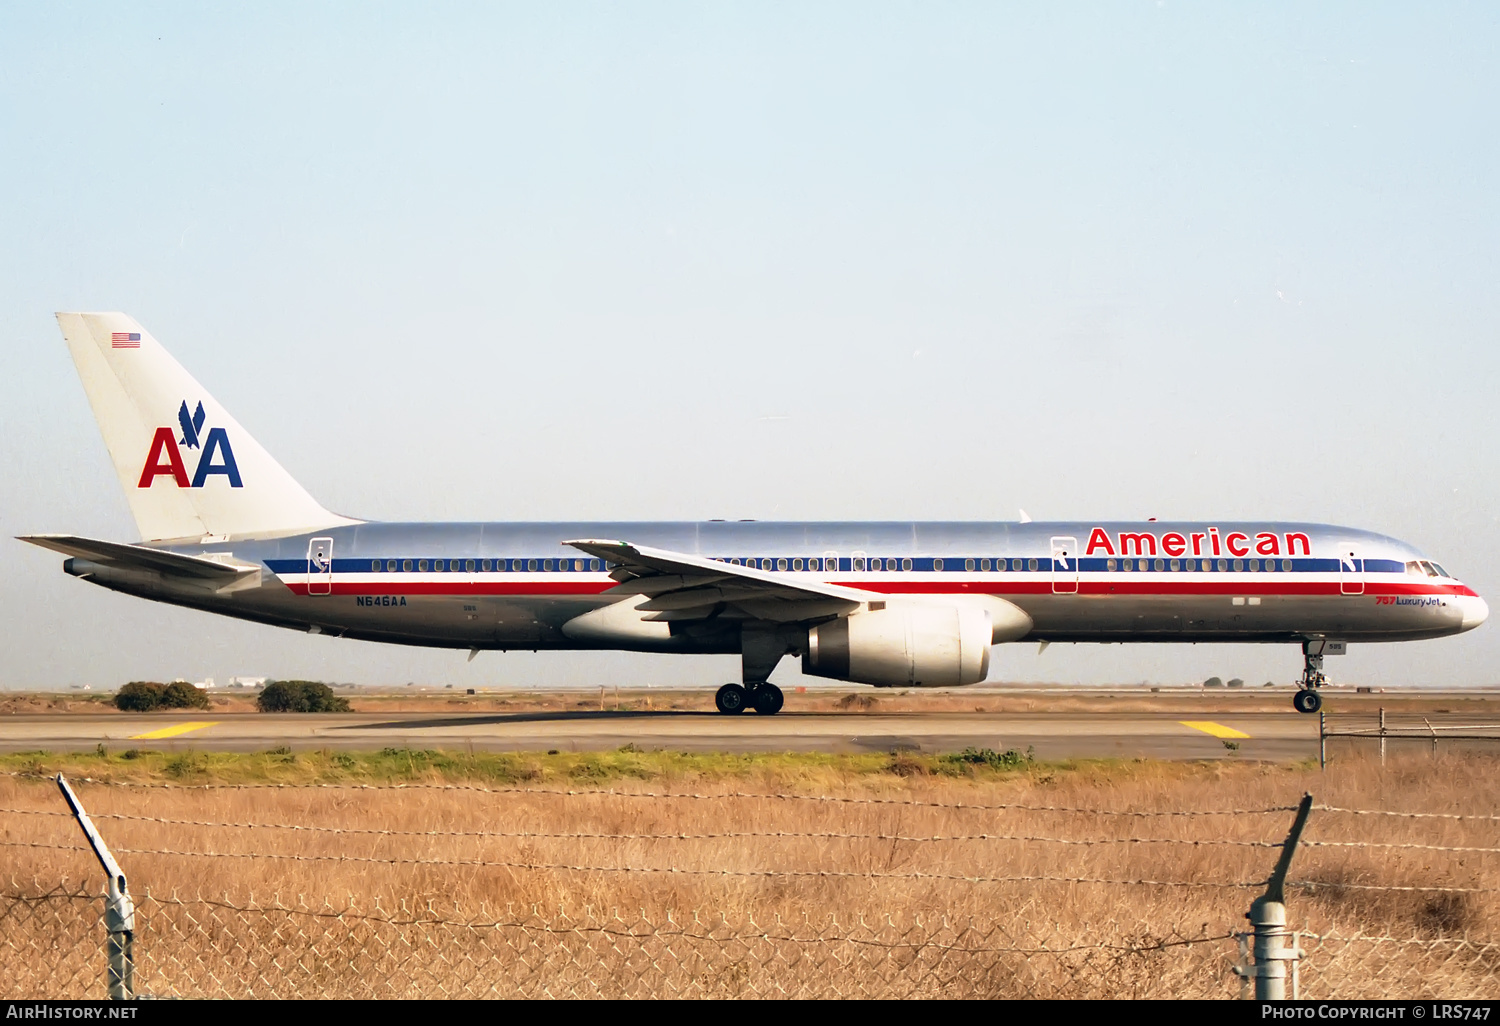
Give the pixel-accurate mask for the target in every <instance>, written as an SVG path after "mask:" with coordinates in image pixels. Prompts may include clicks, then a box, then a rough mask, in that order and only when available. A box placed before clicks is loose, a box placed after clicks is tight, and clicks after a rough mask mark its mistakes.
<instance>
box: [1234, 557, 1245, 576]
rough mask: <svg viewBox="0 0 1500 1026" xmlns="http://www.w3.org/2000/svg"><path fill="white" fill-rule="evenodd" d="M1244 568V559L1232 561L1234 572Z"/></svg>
mask: <svg viewBox="0 0 1500 1026" xmlns="http://www.w3.org/2000/svg"><path fill="white" fill-rule="evenodd" d="M1244 569H1245V561H1244V560H1243V559H1236V560H1235V561H1234V572H1235V573H1239V572H1240V571H1241V570H1244Z"/></svg>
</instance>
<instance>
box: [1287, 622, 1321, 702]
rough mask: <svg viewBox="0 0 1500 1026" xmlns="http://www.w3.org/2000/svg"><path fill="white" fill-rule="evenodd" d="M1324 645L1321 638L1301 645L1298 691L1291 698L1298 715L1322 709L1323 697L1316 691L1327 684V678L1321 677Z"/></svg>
mask: <svg viewBox="0 0 1500 1026" xmlns="http://www.w3.org/2000/svg"><path fill="white" fill-rule="evenodd" d="M1326 644H1327V642H1326V641H1325V640H1324V639H1322V638H1317V639H1315V640H1310V641H1304V642H1303V643H1302V679H1301V680H1299V681H1298V682H1297V685H1298V688H1299V690H1298V691H1297V693H1296V694H1295V695H1293V696H1292V706H1293V708H1295V709H1296V710H1297V711H1298V712H1299V713H1315V712H1317V711H1318V710H1319V709H1321V708H1323V696H1322V695H1320V694H1318V692H1317V689H1318V688H1320V687H1322V686H1323V685H1324V684H1327V683H1328V678H1327V677H1325V676H1323V647H1324V646H1325V645H1326Z"/></svg>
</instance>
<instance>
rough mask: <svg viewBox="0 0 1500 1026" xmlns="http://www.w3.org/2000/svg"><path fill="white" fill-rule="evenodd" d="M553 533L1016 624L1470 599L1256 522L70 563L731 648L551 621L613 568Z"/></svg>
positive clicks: (290, 549)
mask: <svg viewBox="0 0 1500 1026" xmlns="http://www.w3.org/2000/svg"><path fill="white" fill-rule="evenodd" d="M573 538H615V539H622V540H628V541H629V542H631V543H632V544H640V545H649V546H653V547H656V548H660V549H668V550H672V551H676V552H682V553H688V554H692V555H695V556H700V557H707V558H712V559H722V560H725V561H730V560H734V561H737V562H740V563H742V564H743V563H744V562H745V561H748V560H753V561H754V563H753V564H752V565H754V566H756V567H765V568H769V569H771V570H772V571H773V572H776V573H785V574H787V575H789V577H791V578H794V579H802V580H817V581H825V582H830V583H834V584H839V585H843V586H846V587H850V588H855V589H860V590H863V591H868V592H871V593H872V594H884V595H890V596H918V595H920V596H925V597H927V598H929V599H933V600H941V598H942V597H943V596H945V595H947V596H964V595H968V596H974V595H992V596H996V597H999V598H1001V599H1004V600H1006V601H1008V602H1011V603H1013V604H1014V605H1016V606H1017V607H1019V608H1020V609H1022V610H1024V611H1025V613H1026V615H1027V616H1029V617H1030V618H1031V621H1032V624H1033V628H1032V630H1031V631H1030V633H1028V634H1027V635H1026V636H1025V638H1024V639H1022V640H1038V641H1075V642H1185V641H1191V642H1247V641H1248V642H1294V641H1300V640H1305V639H1307V638H1311V637H1325V638H1330V639H1340V640H1345V641H1372V642H1373V641H1403V640H1414V639H1420V638H1433V637H1439V636H1443V635H1447V634H1455V633H1458V632H1460V631H1463V630H1467V629H1469V628H1470V627H1473V626H1475V625H1477V623H1479V622H1481V621H1482V620H1483V619H1484V614H1485V608H1484V602H1483V600H1482V599H1480V598H1479V597H1478V596H1477V595H1476V594H1475V593H1474V592H1473V591H1472V590H1471V589H1470V588H1468V587H1467V586H1465V585H1464V584H1463V583H1462V582H1460V581H1457V580H1455V579H1453V578H1451V577H1446V576H1435V575H1433V574H1432V573H1430V572H1422V571H1420V570H1418V571H1416V572H1414V571H1413V570H1412V569H1411V566H1412V564H1413V563H1414V562H1416V561H1420V560H1421V559H1422V556H1421V554H1420V553H1418V552H1417V551H1416V550H1415V549H1413V548H1412V547H1411V546H1410V545H1407V544H1405V543H1403V542H1400V541H1397V540H1395V539H1392V538H1388V537H1384V536H1381V535H1376V534H1371V533H1368V532H1364V531H1357V530H1352V529H1348V528H1341V527H1331V526H1327V525H1319V524H1288V523H1266V522H1248V523H1157V522H1149V523H1112V522H1088V521H1085V522H1060V523H1024V524H1015V523H969V522H952V523H941V522H937V523H894V522H880V523H837V522H829V523H818V522H813V523H769V522H767V523H762V522H744V521H741V522H720V521H710V522H704V523H604V524H600V523H451V524H402V523H363V524H358V525H355V526H348V527H338V528H333V529H330V530H327V531H323V532H319V533H318V534H316V535H297V536H293V537H282V538H274V539H261V540H246V541H234V542H232V543H214V544H201V543H200V544H191V545H187V544H183V545H169V546H168V545H163V546H159V547H160V548H164V549H168V550H170V551H174V552H179V553H184V554H188V555H194V556H204V555H207V556H211V557H214V558H232V559H234V560H236V561H240V562H244V561H249V562H253V563H255V564H258V565H259V567H260V568H261V569H260V573H259V574H258V575H256V579H255V580H254V581H253V582H249V583H250V584H251V585H252V586H240V585H237V586H236V587H235V588H234V589H232V590H228V591H222V590H215V589H214V588H213V587H211V586H208V585H203V584H197V583H194V582H190V581H183V580H181V579H180V578H175V577H169V576H162V575H159V574H155V573H151V572H149V571H145V570H128V571H127V570H120V571H114V572H110V573H96V574H90V575H88V576H89V577H90V579H92V580H94V581H95V582H96V583H99V584H101V585H103V586H105V587H109V588H113V589H115V590H119V591H124V592H128V593H130V594H134V595H139V596H143V597H146V598H151V599H157V600H160V601H164V602H171V603H174V604H177V605H183V606H190V607H193V608H197V609H202V610H206V611H209V612H214V613H220V614H223V615H228V616H235V617H239V618H242V619H247V620H254V621H259V622H262V623H268V624H274V625H277V626H282V627H289V628H294V629H297V630H303V631H312V632H317V633H327V634H333V635H337V636H342V637H348V638H358V639H364V640H370V641H384V642H392V643H397V644H408V645H426V646H437V647H452V648H468V649H586V648H601V647H604V648H619V649H636V650H651V651H675V652H717V653H731V652H738V651H740V630H741V625H740V623H738V622H733V621H726V622H723V623H716V622H714V621H713V620H712V619H711V618H710V619H709V620H707V621H702V622H695V623H691V624H684V625H683V626H682V627H681V628H680V629H678V628H676V627H674V629H673V631H672V633H671V636H670V637H668V638H662V639H652V640H644V639H643V640H640V641H624V642H619V643H610V644H601V643H599V642H598V641H593V640H577V639H574V638H570V637H569V636H568V634H567V633H565V632H564V625H565V624H567V623H568V622H569V621H570V620H573V619H574V618H576V617H578V616H580V615H582V614H585V613H588V612H590V611H592V610H595V609H598V608H600V607H601V606H604V605H607V604H610V603H613V602H617V601H619V600H620V593H619V591H618V589H617V590H616V591H614V592H612V593H610V594H606V592H607V591H609V589H612V588H616V584H617V582H616V581H615V580H613V579H611V578H610V577H609V576H608V571H609V569H610V568H609V566H607V565H606V564H604V563H603V562H602V561H599V560H595V559H592V558H590V557H588V556H587V555H586V554H584V553H581V552H579V551H578V550H577V549H573V548H570V547H568V546H566V545H564V544H563V542H564V541H565V540H567V539H573ZM1127 550H1128V551H1127ZM1273 550H1274V551H1273ZM328 557H331V559H330V558H328ZM766 560H769V561H770V562H769V563H765V562H764V561H766ZM783 561H784V562H783ZM814 561H815V562H814ZM877 561H878V564H877ZM908 561H909V562H908ZM1127 564H1128V565H1127ZM1252 564H1253V566H1252ZM876 565H878V567H879V569H874V568H873V567H875V566H876ZM814 566H815V567H816V569H810V567H814ZM439 567H441V569H438V568H439ZM939 567H941V569H939ZM1002 567H1003V568H1002ZM799 568H800V569H799Z"/></svg>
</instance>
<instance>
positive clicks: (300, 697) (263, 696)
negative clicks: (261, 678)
mask: <svg viewBox="0 0 1500 1026" xmlns="http://www.w3.org/2000/svg"><path fill="white" fill-rule="evenodd" d="M255 705H256V707H257V708H258V709H260V711H261V712H348V711H349V700H348V699H347V698H340V697H339V696H337V695H335V694H334V693H333V689H332V688H330V687H329V686H328V685H327V684H320V683H318V682H317V681H315V680H273V681H270V682H268V683H267V684H266V686H265V687H264V688H263V689H261V693H260V695H259V697H257V698H256V699H255Z"/></svg>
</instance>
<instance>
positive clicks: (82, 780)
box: [7, 770, 1297, 818]
mask: <svg viewBox="0 0 1500 1026" xmlns="http://www.w3.org/2000/svg"><path fill="white" fill-rule="evenodd" d="M7 775H8V776H12V777H23V778H27V779H31V780H47V781H50V780H51V779H52V777H51V775H48V774H38V773H30V772H27V771H23V770H11V771H9V772H8V774H7ZM70 782H71V783H73V784H74V785H78V784H91V785H96V786H103V787H139V788H161V789H163V790H174V791H198V790H204V791H206V790H226V791H256V790H323V791H338V790H349V791H473V792H478V793H481V794H500V795H530V794H535V795H552V796H561V797H588V796H595V797H612V798H672V799H685V800H694V801H723V800H724V799H726V798H741V799H751V800H760V801H802V802H821V803H826V804H834V805H900V806H908V807H917V808H929V809H964V810H970V811H976V812H1010V811H1015V812H1066V813H1073V814H1078V815H1089V816H1124V817H1135V818H1152V817H1164V818H1165V817H1179V816H1180V817H1189V816H1263V815H1271V814H1274V813H1281V812H1295V811H1296V810H1297V806H1295V805H1273V806H1269V807H1267V808H1263V809H1168V810H1155V811H1146V810H1135V809H1096V808H1085V807H1081V806H1066V805H1028V804H1025V803H1021V802H1005V803H999V804H995V805H981V804H977V803H969V802H933V801H923V800H921V799H915V798H846V797H841V796H837V795H816V794H792V793H788V794H767V793H759V792H751V791H725V792H722V793H720V794H699V793H697V792H690V791H622V790H618V789H616V788H566V789H565V788H545V787H485V786H483V785H481V784H274V783H266V784H169V783H162V782H155V781H134V780H95V779H94V778H92V777H79V778H76V779H73V780H71V781H70Z"/></svg>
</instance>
